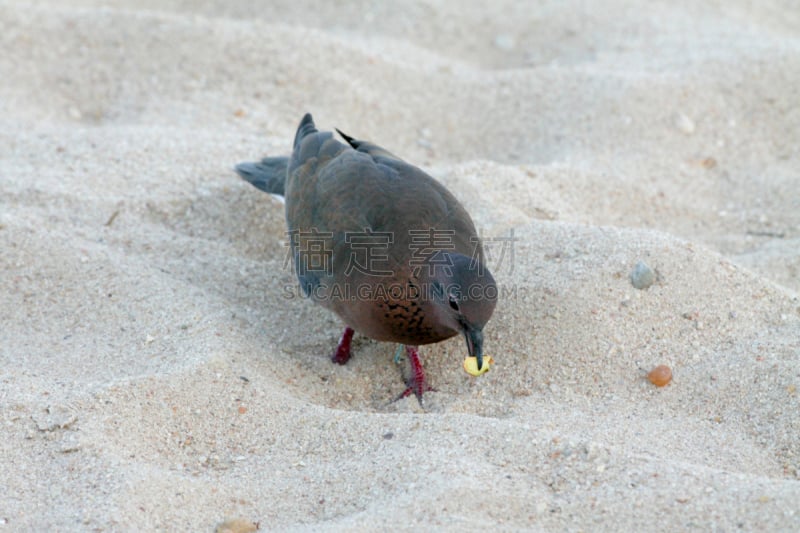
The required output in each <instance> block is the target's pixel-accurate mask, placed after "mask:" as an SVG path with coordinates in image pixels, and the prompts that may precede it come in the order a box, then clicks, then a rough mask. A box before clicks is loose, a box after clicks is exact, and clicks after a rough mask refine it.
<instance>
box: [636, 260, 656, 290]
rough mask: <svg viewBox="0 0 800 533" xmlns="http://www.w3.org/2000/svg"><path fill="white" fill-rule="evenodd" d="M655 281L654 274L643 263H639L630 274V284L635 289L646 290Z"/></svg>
mask: <svg viewBox="0 0 800 533" xmlns="http://www.w3.org/2000/svg"><path fill="white" fill-rule="evenodd" d="M655 281H656V273H655V272H653V269H652V268H650V267H649V266H647V265H646V264H645V263H644V262H642V261H639V262H638V263H636V266H635V267H633V272H631V283H632V284H633V286H634V287H636V288H637V289H640V290H642V289H646V288H648V287H650V285H652V284H653V283H654V282H655Z"/></svg>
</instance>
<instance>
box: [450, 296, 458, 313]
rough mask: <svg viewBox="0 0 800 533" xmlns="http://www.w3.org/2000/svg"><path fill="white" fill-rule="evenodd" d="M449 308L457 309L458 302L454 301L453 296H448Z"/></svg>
mask: <svg viewBox="0 0 800 533" xmlns="http://www.w3.org/2000/svg"><path fill="white" fill-rule="evenodd" d="M450 309H452V310H453V311H458V302H457V301H456V298H455V296H452V295H451V296H450Z"/></svg>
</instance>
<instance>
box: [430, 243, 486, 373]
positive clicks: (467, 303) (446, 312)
mask: <svg viewBox="0 0 800 533" xmlns="http://www.w3.org/2000/svg"><path fill="white" fill-rule="evenodd" d="M448 257H449V260H448V261H443V262H442V264H439V265H437V267H436V270H435V272H434V273H433V276H432V277H431V282H430V285H431V289H432V290H431V298H432V301H433V303H434V305H435V307H436V315H437V316H438V318H439V320H440V321H441V322H442V323H443V324H444V325H445V326H446V327H448V328H450V329H452V330H453V331H455V332H460V333H461V334H463V335H464V338H465V340H466V342H467V349H468V350H469V355H470V356H471V357H475V358H476V359H477V363H478V369H479V370H480V369H481V368H483V327H484V326H485V325H486V323H487V322H488V321H489V319H490V318H491V316H492V313H493V312H494V308H495V305H497V285H496V284H495V281H494V278H493V277H492V274H491V273H490V272H489V270H488V269H487V268H486V267H485V266H484V265H483V264H481V263H480V262H478V261H477V260H475V259H473V258H470V257H467V256H465V255H462V254H458V253H449V254H448Z"/></svg>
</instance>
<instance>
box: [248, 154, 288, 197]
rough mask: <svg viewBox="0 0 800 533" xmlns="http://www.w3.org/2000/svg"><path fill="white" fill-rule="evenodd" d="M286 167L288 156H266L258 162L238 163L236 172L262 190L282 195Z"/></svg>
mask: <svg viewBox="0 0 800 533" xmlns="http://www.w3.org/2000/svg"><path fill="white" fill-rule="evenodd" d="M288 167H289V158H288V157H266V158H264V159H262V160H261V161H259V162H258V163H239V164H238V165H236V173H237V174H239V176H241V177H242V179H244V180H245V181H248V182H250V183H251V184H252V185H253V186H255V187H256V188H258V189H261V190H262V191H264V192H268V193H270V194H277V195H279V196H283V195H284V187H285V185H286V172H287V169H288Z"/></svg>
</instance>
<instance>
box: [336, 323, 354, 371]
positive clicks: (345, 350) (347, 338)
mask: <svg viewBox="0 0 800 533" xmlns="http://www.w3.org/2000/svg"><path fill="white" fill-rule="evenodd" d="M353 333H355V332H354V331H353V328H351V327H350V326H346V327H345V328H344V333H342V338H341V339H339V345H338V346H337V347H336V351H335V352H334V353H333V355H331V359H332V360H333V362H334V363H338V364H340V365H343V364H345V363H346V362H347V361H349V360H350V343H351V341H352V340H353Z"/></svg>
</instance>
